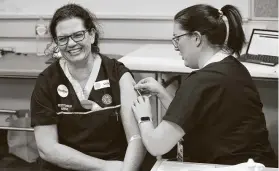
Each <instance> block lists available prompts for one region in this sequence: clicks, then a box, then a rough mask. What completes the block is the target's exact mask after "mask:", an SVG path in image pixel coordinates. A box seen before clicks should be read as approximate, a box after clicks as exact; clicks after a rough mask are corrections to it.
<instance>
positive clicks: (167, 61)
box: [119, 44, 278, 123]
mask: <svg viewBox="0 0 279 171" xmlns="http://www.w3.org/2000/svg"><path fill="white" fill-rule="evenodd" d="M119 61H120V62H122V63H124V64H125V66H126V67H128V68H129V69H130V70H131V71H133V72H149V73H154V74H155V77H156V79H157V81H158V82H159V83H162V74H163V73H177V74H188V73H191V72H192V71H194V70H193V69H191V68H189V67H185V65H184V62H183V60H182V58H181V56H180V55H179V52H178V51H175V50H174V47H173V45H171V44H148V45H144V46H143V47H141V48H139V49H138V50H135V51H134V52H131V53H129V54H127V55H125V56H124V57H122V58H121V59H120V60H119ZM243 64H244V66H245V67H246V68H247V69H248V71H249V72H250V74H251V76H252V77H253V78H254V79H263V80H275V81H277V80H278V74H277V70H278V65H277V66H275V67H271V66H265V65H258V64H252V63H245V62H243ZM157 114H158V123H160V122H161V119H162V115H161V103H160V102H159V100H158V99H157Z"/></svg>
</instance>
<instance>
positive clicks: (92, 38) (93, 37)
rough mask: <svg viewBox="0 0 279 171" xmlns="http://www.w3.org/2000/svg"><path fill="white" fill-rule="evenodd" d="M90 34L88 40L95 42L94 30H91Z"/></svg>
mask: <svg viewBox="0 0 279 171" xmlns="http://www.w3.org/2000/svg"><path fill="white" fill-rule="evenodd" d="M89 35H90V42H91V44H93V43H94V42H95V35H96V34H95V32H94V31H93V30H92V31H91V32H89Z"/></svg>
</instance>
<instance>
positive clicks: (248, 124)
mask: <svg viewBox="0 0 279 171" xmlns="http://www.w3.org/2000/svg"><path fill="white" fill-rule="evenodd" d="M262 106H263V105H262V103H261V100H260V96H259V93H258V91H257V89H256V86H255V85H254V83H253V80H252V78H251V76H250V74H249V72H248V70H247V69H246V68H245V66H243V65H242V64H241V63H240V62H239V61H238V60H237V59H235V58H234V57H232V56H228V57H226V58H225V59H223V60H222V61H219V62H216V63H211V64H209V65H207V66H205V67H204V68H202V69H200V70H197V71H195V72H192V73H191V74H190V75H189V76H188V77H187V78H186V79H185V80H183V82H182V85H181V87H180V88H179V89H178V90H177V93H176V96H175V97H174V99H173V101H172V102H171V104H170V106H169V108H168V110H167V112H166V115H165V116H164V117H163V119H164V120H167V121H171V122H174V123H176V124H178V125H179V126H180V127H181V128H182V129H183V130H184V132H185V136H184V137H183V139H184V141H183V147H184V150H183V151H184V161H189V162H200V163H215V164H238V163H242V162H247V161H248V159H249V158H253V159H254V161H256V162H260V163H263V164H265V166H270V167H271V166H273V167H274V166H276V167H277V157H276V155H275V153H274V151H273V150H272V148H271V145H270V143H269V141H268V131H267V128H266V122H265V117H264V114H263V112H262ZM176 148H177V146H175V147H174V148H173V149H172V150H171V151H170V152H169V153H168V154H166V155H165V157H166V158H176V154H177V151H176Z"/></svg>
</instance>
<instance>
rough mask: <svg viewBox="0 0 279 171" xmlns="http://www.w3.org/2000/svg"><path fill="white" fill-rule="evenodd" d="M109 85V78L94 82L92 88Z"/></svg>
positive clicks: (97, 88)
mask: <svg viewBox="0 0 279 171" xmlns="http://www.w3.org/2000/svg"><path fill="white" fill-rule="evenodd" d="M107 87H110V83H109V80H102V81H98V82H95V83H94V90H99V89H102V88H107Z"/></svg>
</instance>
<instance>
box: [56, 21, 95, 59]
mask: <svg viewBox="0 0 279 171" xmlns="http://www.w3.org/2000/svg"><path fill="white" fill-rule="evenodd" d="M56 35H57V41H59V40H61V41H65V40H66V41H68V43H67V44H65V45H59V43H58V47H59V49H60V52H61V54H62V56H63V57H64V58H65V59H66V60H67V61H68V62H70V63H78V62H82V61H84V60H86V59H87V58H88V57H89V56H90V54H91V44H93V43H94V38H95V37H94V36H95V34H94V33H93V32H88V31H87V30H86V28H85V27H84V23H83V20H81V19H80V18H69V19H65V20H62V21H60V22H59V23H58V24H57V26H56ZM70 35H71V37H68V38H67V37H64V36H70ZM67 39H68V40H67ZM73 39H74V40H73Z"/></svg>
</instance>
